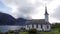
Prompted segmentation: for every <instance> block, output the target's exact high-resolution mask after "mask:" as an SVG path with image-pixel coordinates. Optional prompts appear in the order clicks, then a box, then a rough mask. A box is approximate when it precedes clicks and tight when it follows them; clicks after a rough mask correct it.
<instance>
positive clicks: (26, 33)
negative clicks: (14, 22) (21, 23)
mask: <svg viewBox="0 0 60 34" xmlns="http://www.w3.org/2000/svg"><path fill="white" fill-rule="evenodd" d="M19 34H28V32H19Z"/></svg>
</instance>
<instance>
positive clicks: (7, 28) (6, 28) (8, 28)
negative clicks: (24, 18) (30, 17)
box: [0, 26, 20, 32]
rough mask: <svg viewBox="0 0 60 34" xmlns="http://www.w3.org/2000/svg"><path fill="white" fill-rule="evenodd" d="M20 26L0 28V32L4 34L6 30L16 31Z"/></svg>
mask: <svg viewBox="0 0 60 34" xmlns="http://www.w3.org/2000/svg"><path fill="white" fill-rule="evenodd" d="M18 29H20V26H0V30H1V31H3V32H6V31H8V30H18Z"/></svg>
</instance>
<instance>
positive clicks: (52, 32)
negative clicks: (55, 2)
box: [40, 28, 60, 34]
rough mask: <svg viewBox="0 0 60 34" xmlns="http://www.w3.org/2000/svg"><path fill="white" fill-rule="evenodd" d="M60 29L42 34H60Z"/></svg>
mask: <svg viewBox="0 0 60 34" xmlns="http://www.w3.org/2000/svg"><path fill="white" fill-rule="evenodd" d="M59 30H60V28H53V29H52V30H51V32H40V33H41V34H60V32H59Z"/></svg>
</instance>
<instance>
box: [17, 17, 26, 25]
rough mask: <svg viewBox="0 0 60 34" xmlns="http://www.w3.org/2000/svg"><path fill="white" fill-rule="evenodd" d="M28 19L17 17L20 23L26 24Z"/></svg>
mask: <svg viewBox="0 0 60 34" xmlns="http://www.w3.org/2000/svg"><path fill="white" fill-rule="evenodd" d="M26 21H27V19H24V18H18V19H17V22H18V25H24V24H25V23H26Z"/></svg>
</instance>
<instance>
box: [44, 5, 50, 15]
mask: <svg viewBox="0 0 60 34" xmlns="http://www.w3.org/2000/svg"><path fill="white" fill-rule="evenodd" d="M45 15H49V14H48V12H47V6H45Z"/></svg>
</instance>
